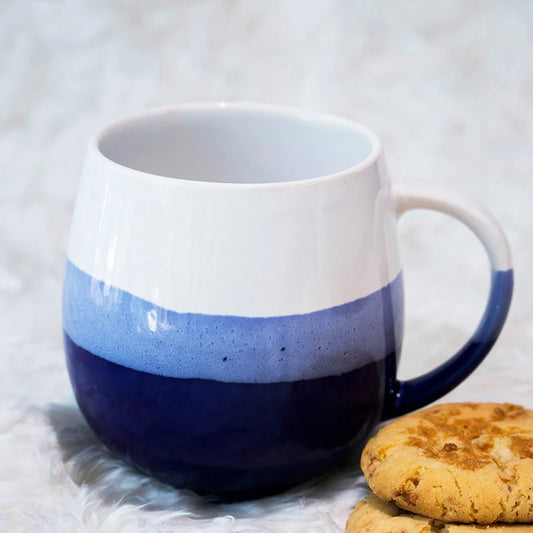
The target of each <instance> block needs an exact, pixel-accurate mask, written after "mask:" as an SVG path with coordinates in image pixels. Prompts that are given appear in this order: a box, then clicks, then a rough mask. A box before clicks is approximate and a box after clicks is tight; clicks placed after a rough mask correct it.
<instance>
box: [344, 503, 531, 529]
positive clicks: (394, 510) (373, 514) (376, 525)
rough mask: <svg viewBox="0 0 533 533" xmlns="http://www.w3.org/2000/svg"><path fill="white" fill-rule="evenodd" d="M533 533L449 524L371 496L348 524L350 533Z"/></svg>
mask: <svg viewBox="0 0 533 533" xmlns="http://www.w3.org/2000/svg"><path fill="white" fill-rule="evenodd" d="M483 531H487V532H489V533H532V532H533V525H529V524H493V525H488V526H481V525H477V524H447V523H445V522H441V521H440V520H435V519H434V518H427V517H425V516H420V515H416V514H413V513H409V512H407V511H403V510H401V509H400V508H398V507H396V505H394V504H393V503H387V502H384V501H383V500H381V499H379V498H378V497H377V496H376V495H375V494H370V495H369V496H367V497H366V498H365V499H364V500H362V501H360V502H359V503H358V504H357V506H356V507H355V509H354V511H353V512H352V514H351V515H350V517H349V518H348V522H347V523H346V533H482V532H483Z"/></svg>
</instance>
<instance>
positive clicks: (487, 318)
mask: <svg viewBox="0 0 533 533" xmlns="http://www.w3.org/2000/svg"><path fill="white" fill-rule="evenodd" d="M393 195H394V198H395V201H396V214H397V218H400V217H401V216H402V215H403V214H404V213H406V212H407V211H411V210H413V209H430V210H434V211H440V212H441V213H445V214H447V215H450V216H452V217H454V218H456V219H457V220H459V221H460V222H462V223H463V224H465V225H466V226H468V227H469V228H470V229H471V230H472V231H473V232H474V234H475V235H476V236H477V237H478V238H479V240H480V241H481V243H482V244H483V246H484V247H485V250H486V251H487V254H488V257H489V263H490V267H491V273H492V275H491V286H490V293H489V299H488V302H487V306H486V308H485V312H484V314H483V317H482V319H481V322H480V323H479V325H478V327H477V329H476V331H475V332H474V334H473V335H472V337H471V338H470V340H468V341H467V343H466V344H465V345H464V346H463V347H462V348H461V349H460V350H459V351H458V352H457V353H456V354H455V355H454V356H452V357H451V358H450V359H448V360H447V361H445V362H444V363H442V364H441V365H440V366H438V367H437V368H435V369H433V370H431V371H430V372H427V373H426V374H423V375H421V376H419V377H417V378H414V379H409V380H405V381H403V380H398V379H397V378H396V377H393V378H392V381H391V383H390V386H389V387H388V389H389V390H388V392H389V394H388V401H386V403H385V408H384V411H383V417H382V419H383V420H387V419H388V418H392V417H396V416H399V415H402V414H404V413H407V412H409V411H413V410H415V409H418V408H419V407H422V406H424V405H427V404H429V403H431V402H433V401H434V400H436V399H438V398H440V397H441V396H443V395H444V394H446V393H447V392H449V391H450V390H452V389H453V388H454V387H456V386H457V385H459V383H461V382H462V381H463V380H464V379H465V378H467V377H468V376H469V375H470V374H471V373H472V372H473V371H474V370H475V369H476V368H477V366H478V365H479V364H480V363H481V361H483V359H484V358H485V356H486V355H487V354H488V353H489V351H490V349H491V348H492V346H493V345H494V343H495V342H496V339H497V338H498V335H499V334H500V332H501V330H502V327H503V324H504V322H505V319H506V317H507V313H508V311H509V306H510V304H511V296H512V293H513V270H512V264H511V254H510V250H509V244H508V242H507V239H506V238H505V235H504V234H503V232H502V230H501V228H500V226H499V225H498V223H497V222H496V220H495V219H494V218H493V216H492V215H491V214H490V213H488V212H487V211H485V209H483V208H482V207H480V206H479V205H477V204H476V203H474V202H472V201H470V200H468V199H466V198H463V197H461V196H456V195H454V194H450V193H448V192H426V191H424V190H420V189H415V188H404V187H396V188H395V189H394V193H393Z"/></svg>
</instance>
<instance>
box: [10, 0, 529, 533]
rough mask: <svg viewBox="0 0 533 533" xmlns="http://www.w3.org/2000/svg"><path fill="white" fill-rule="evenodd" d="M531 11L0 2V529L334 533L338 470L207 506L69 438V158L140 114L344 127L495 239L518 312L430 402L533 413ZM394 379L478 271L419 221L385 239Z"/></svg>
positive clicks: (461, 325)
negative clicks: (362, 127)
mask: <svg viewBox="0 0 533 533" xmlns="http://www.w3.org/2000/svg"><path fill="white" fill-rule="evenodd" d="M532 21H533V3H532V2H530V1H529V0H513V1H497V0H485V1H481V0H478V1H476V0H439V1H434V2H426V1H423V0H418V1H414V0H413V1H407V0H405V1H398V2H392V1H390V2H385V1H384V0H379V1H366V2H362V1H348V0H305V1H304V0H301V1H286V2H283V1H282V0H273V1H270V2H260V1H256V2H254V1H251V0H250V1H245V0H240V1H237V0H236V1H218V2H215V1H208V0H198V1H190V2H186V1H184V0H172V1H171V0H168V1H164V0H161V1H152V2H148V1H138V2H135V3H134V2H133V1H131V2H127V1H126V0H122V1H120V0H85V1H76V0H69V1H67V0H63V1H59V0H57V1H53V0H35V1H31V0H2V1H1V2H0V131H1V135H0V169H1V170H0V530H1V531H10V532H13V531H15V532H18V531H25V532H26V531H30V532H33V531H35V532H42V531H46V532H72V531H77V532H85V531H87V532H90V531H100V532H137V531H157V532H167V531H168V532H170V531H176V530H179V531H213V532H215V531H217V532H218V531H222V532H224V531H228V532H229V531H232V532H248V531H253V532H275V533H278V532H279V533H281V532H301V531H307V532H339V531H341V530H342V529H343V528H344V523H345V521H346V518H347V516H348V514H349V512H350V509H351V508H352V507H353V505H354V504H355V502H356V500H357V499H358V498H359V497H360V496H361V494H362V493H363V491H364V483H363V482H362V481H361V478H360V477H359V476H358V473H357V471H356V470H355V468H354V467H352V468H349V469H346V470H344V471H343V472H340V473H338V474H337V475H336V476H333V477H331V478H330V479H328V480H326V481H323V482H321V483H316V484H312V485H310V486H308V487H304V488H299V489H297V490H294V491H292V492H290V493H288V494H284V495H281V496H278V497H274V498H270V499H266V500H262V501H259V502H252V503H246V504H240V505H233V506H216V505H210V504H207V503H205V502H203V501H202V500H201V499H199V498H197V497H196V496H194V495H190V494H186V493H184V492H182V491H176V490H173V489H170V488H168V487H164V486H162V485H159V484H158V483H156V482H154V481H152V480H149V479H147V478H145V477H143V476H140V475H138V474H136V473H135V472H133V471H132V470H130V469H128V468H126V467H124V466H123V465H122V464H121V463H120V462H118V461H116V460H114V459H113V458H111V457H110V456H109V454H108V453H107V452H106V450H105V449H104V448H103V447H102V446H100V445H99V444H98V442H97V441H96V439H95V438H94V437H93V436H92V434H91V433H90V431H89V430H88V429H87V427H86V425H85V423H84V422H83V420H82V418H81V416H80V414H79V412H78V410H77V408H76V406H75V403H74V400H73V396H72V393H71V390H70V386H69V382H68V378H67V374H66V371H65V366H64V362H63V353H62V341H61V319H60V296H61V281H62V275H63V267H64V259H65V248H66V242H67V237H68V229H69V223H70V216H71V210H72V204H73V198H74V194H75V191H76V187H77V183H78V179H79V175H80V170H81V165H82V161H83V156H84V151H85V146H86V143H87V140H88V138H89V137H90V136H91V135H92V134H93V132H94V131H95V130H96V129H97V128H99V127H100V126H101V125H102V124H103V123H105V122H107V121H108V120H110V119H114V118H117V117H119V116H121V115H124V114H126V113H129V112H133V111H137V110H139V109H142V108H146V107H149V106H154V105H161V104H168V103H179V102H187V101H205V100H209V101H213V100H252V101H265V102H272V103H279V104H290V105H296V106H300V107H306V108H310V109H314V110H319V111H326V112H332V113H336V114H340V115H344V116H348V117H350V118H353V119H356V120H358V121H361V122H363V123H366V124H367V125H369V126H371V127H372V128H373V129H375V130H376V131H377V132H378V133H379V134H380V136H381V137H382V139H383V141H384V145H385V149H386V154H387V158H388V166H389V169H390V172H391V174H392V176H393V178H394V179H396V180H400V181H406V182H407V181H415V182H417V183H418V184H422V185H427V186H438V187H445V188H450V189H454V190H455V191H457V192H461V193H464V194H467V195H469V196H472V197H474V198H477V199H478V200H479V201H481V202H482V203H484V204H485V205H487V206H488V207H489V208H490V209H491V210H492V211H493V213H494V214H495V215H496V217H497V218H498V219H499V220H500V222H501V224H502V226H503V228H504V230H505V231H506V233H507V235H508V237H509V240H510V242H511V246H512V249H513V255H514V262H515V267H516V292H515V298H514V303H513V307H512V310H511V314H510V316H509V320H508V323H507V325H506V328H505V330H504V333H503V334H502V336H501V338H500V340H499V342H498V343H497V345H496V347H495V349H494V350H493V352H492V353H491V354H490V355H489V357H488V358H487V360H486V361H485V362H484V363H483V364H482V366H481V367H480V368H479V370H478V371H476V372H475V373H474V374H473V375H472V376H471V377H470V378H469V379H468V380H467V381H466V382H465V383H464V384H463V385H461V386H460V387H459V388H457V389H456V390H455V391H454V392H453V393H452V394H450V395H449V396H448V399H453V400H497V401H514V402H520V403H522V404H525V405H527V406H529V407H533V387H532V384H533V349H532V341H533V303H532V299H533V281H532V277H533V244H532V240H533V214H532V211H531V202H532V200H533V194H532V193H533V156H532V154H533V101H532V95H533V22H532ZM399 231H400V238H401V243H402V253H403V261H404V266H405V271H406V272H405V278H406V284H407V325H406V326H407V336H406V342H405V348H404V354H403V362H402V368H401V375H402V376H403V377H407V376H413V375H415V374H416V373H418V372H420V371H422V370H424V369H428V368H430V367H431V366H433V365H434V364H435V363H437V362H438V361H441V360H442V359H443V358H445V357H446V356H447V355H448V354H450V353H451V352H452V351H453V350H454V349H455V348H457V347H458V346H460V344H461V343H462V342H463V341H464V340H465V339H466V338H467V337H468V336H469V334H470V332H471V331H472V329H473V328H474V326H475V324H476V322H477V320H478V318H479V316H480V313H481V311H482V308H483V305H484V300H485V298H486V293H487V288H488V281H489V275H488V268H487V264H486V259H485V256H484V253H483V251H482V249H481V247H480V245H479V244H478V243H477V242H476V240H475V239H474V238H473V237H472V236H471V235H470V233H469V232H468V230H466V229H464V228H462V227H461V226H460V225H459V224H457V223H454V222H453V221H450V220H449V219H447V218H446V217H444V216H441V215H437V214H426V213H415V214H409V215H407V216H406V217H405V219H402V221H401V223H400V226H399Z"/></svg>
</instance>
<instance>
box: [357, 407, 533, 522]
mask: <svg viewBox="0 0 533 533" xmlns="http://www.w3.org/2000/svg"><path fill="white" fill-rule="evenodd" d="M361 468H362V470H363V473H364V475H365V478H366V480H367V482H368V484H369V486H370V488H371V489H372V490H373V491H374V492H375V493H376V494H377V495H378V496H380V497H381V498H382V499H384V500H386V501H391V502H394V503H396V505H398V507H401V508H402V509H405V510H408V511H411V512H414V513H417V514H421V515H424V516H428V517H430V518H435V519H438V520H443V521H446V522H463V523H478V524H492V523H493V522H506V523H514V522H525V523H528V522H533V411H531V410H529V409H524V408H523V407H520V406H518V405H510V404H496V403H455V404H440V405H436V406H433V407H429V408H426V409H423V410H421V411H418V412H415V413H411V414H409V415H406V416H403V417H401V418H398V419H396V420H394V421H393V422H390V423H389V424H388V425H386V426H385V427H384V428H383V429H381V430H380V431H379V432H378V433H377V435H376V436H374V437H373V438H371V439H370V440H369V441H368V443H367V445H366V446H365V449H364V450H363V453H362V456H361ZM532 531H533V529H532Z"/></svg>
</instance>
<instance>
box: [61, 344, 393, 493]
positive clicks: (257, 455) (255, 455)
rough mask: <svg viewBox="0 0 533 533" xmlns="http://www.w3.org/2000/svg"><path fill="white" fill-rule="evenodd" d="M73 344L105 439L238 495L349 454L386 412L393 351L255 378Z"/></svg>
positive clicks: (202, 484)
mask: <svg viewBox="0 0 533 533" xmlns="http://www.w3.org/2000/svg"><path fill="white" fill-rule="evenodd" d="M65 348H66V356H67V364H68V370H69V374H70V378H71V381H72V384H73V388H74V392H75V395H76V398H77V401H78V404H79V406H80V409H81V411H82V412H83V414H84V416H85V418H86V419H87V421H88V423H89V424H90V426H91V427H92V428H93V430H94V431H95V432H96V434H97V435H98V436H99V437H100V438H101V439H102V441H103V442H104V443H105V444H106V445H108V446H109V447H110V448H111V449H113V450H115V451H116V452H118V453H119V454H120V455H122V456H123V457H125V458H126V459H127V460H128V461H129V462H130V463H132V464H133V465H135V466H137V467H138V468H139V469H141V470H142V471H144V472H147V473H150V474H152V475H154V476H156V477H157V478H159V479H161V480H162V481H165V482H168V483H170V484H172V485H175V486H178V487H186V488H190V489H192V490H195V491H197V492H200V493H206V494H211V495H216V496H219V497H222V498H230V499H233V498H243V497H244V498H249V497H255V496H258V495H262V494H266V493H271V492H275V491H279V490H282V489H285V488H288V487H290V486H292V485H295V484H298V483H300V482H302V481H304V480H307V479H310V478H312V477H314V476H317V475H320V474H322V473H324V472H326V471H327V470H329V469H330V468H332V467H334V466H336V465H339V464H340V463H342V462H343V461H345V460H346V459H347V458H348V457H349V456H350V454H351V453H353V451H354V449H355V448H356V447H357V446H358V445H360V444H361V443H362V441H363V440H364V439H365V438H366V437H367V435H368V433H369V432H370V430H371V428H372V427H373V426H374V425H375V424H376V423H377V422H378V420H379V418H380V415H381V410H382V406H383V399H384V396H385V383H386V381H387V379H388V377H387V376H386V370H385V368H386V367H388V366H390V364H389V361H390V360H391V359H395V354H394V353H392V354H390V355H388V356H387V357H386V358H385V359H383V360H378V361H374V362H371V363H369V364H367V365H365V366H363V367H361V368H358V369H356V370H353V371H351V372H347V373H345V374H342V375H338V376H329V377H323V378H318V379H310V380H302V381H295V382H280V383H257V384H252V383H228V382H220V381H215V380H206V379H182V378H173V377H165V376H161V375H157V374H150V373H146V372H142V371H138V370H132V369H130V368H127V367H124V366H121V365H118V364H116V363H112V362H110V361H107V360H106V359H103V358H101V357H98V356H96V355H94V354H92V353H90V352H88V351H87V350H85V349H83V348H81V347H79V346H78V345H76V344H75V343H74V342H73V341H72V340H71V339H70V337H69V336H68V335H67V334H65Z"/></svg>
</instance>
